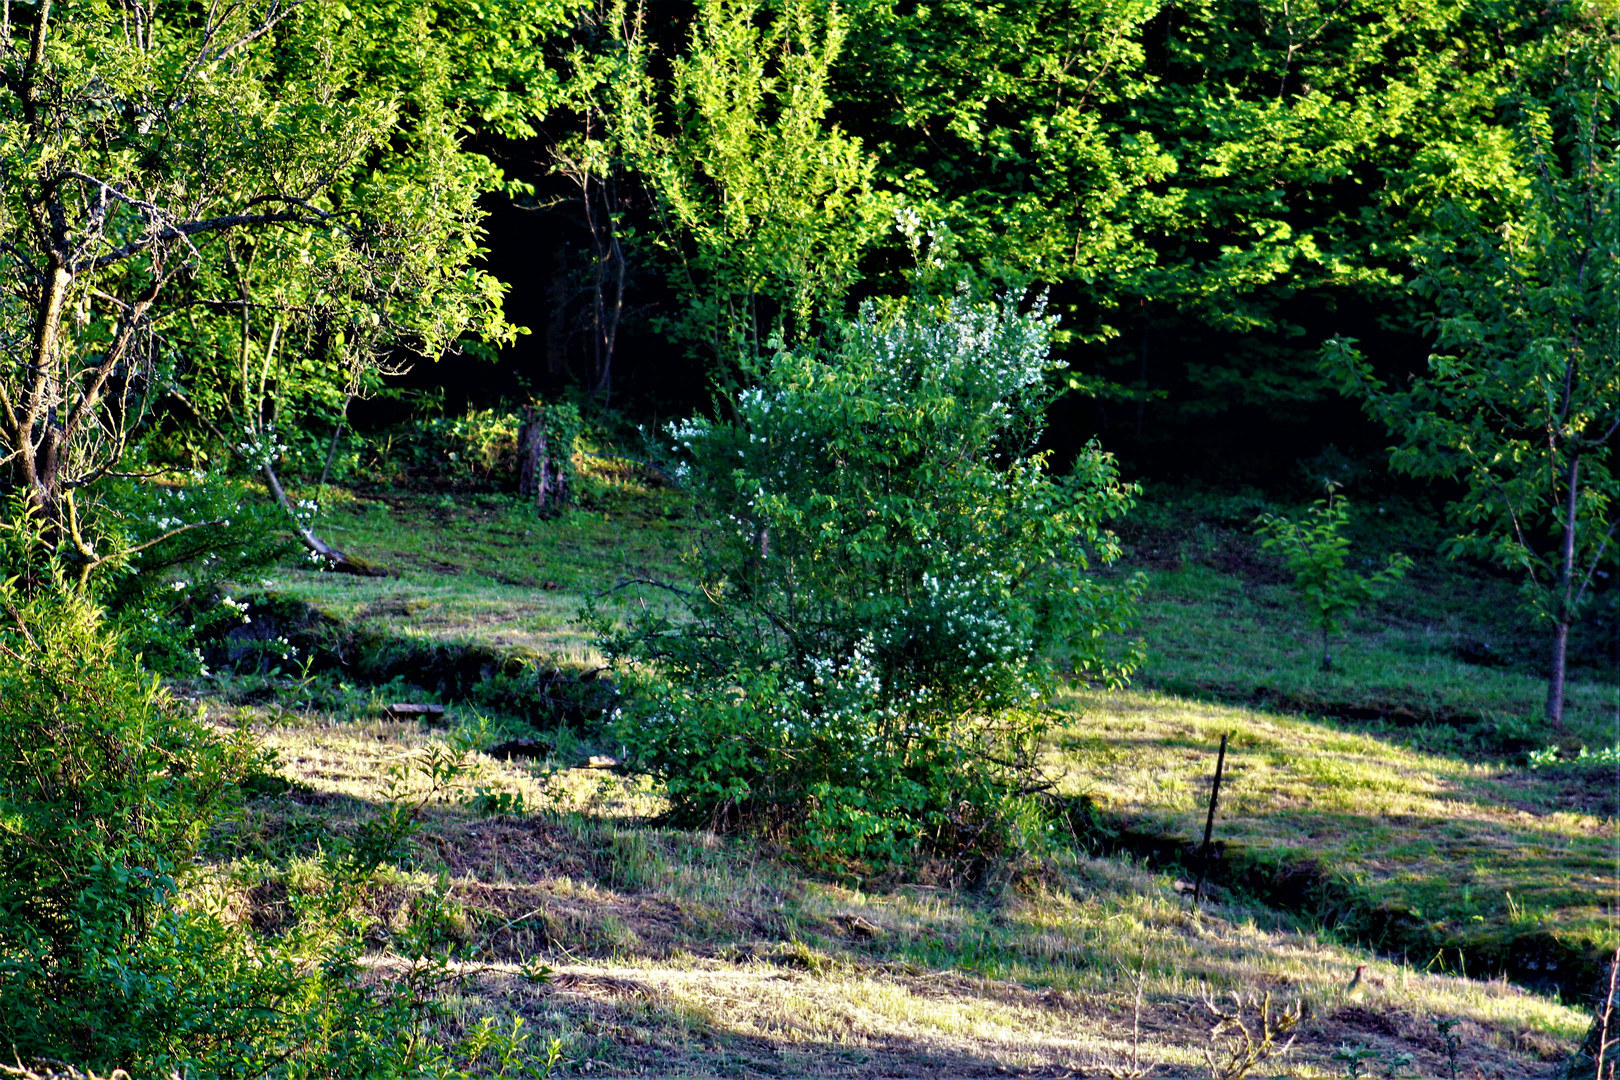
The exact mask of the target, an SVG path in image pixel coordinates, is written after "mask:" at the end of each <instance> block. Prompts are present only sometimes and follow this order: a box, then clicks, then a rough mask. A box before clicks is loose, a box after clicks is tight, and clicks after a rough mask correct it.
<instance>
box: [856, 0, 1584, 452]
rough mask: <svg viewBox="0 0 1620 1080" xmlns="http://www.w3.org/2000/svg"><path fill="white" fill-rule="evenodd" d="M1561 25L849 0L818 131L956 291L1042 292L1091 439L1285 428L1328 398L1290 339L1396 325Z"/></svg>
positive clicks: (1272, 0)
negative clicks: (1371, 324) (1327, 322)
mask: <svg viewBox="0 0 1620 1080" xmlns="http://www.w3.org/2000/svg"><path fill="white" fill-rule="evenodd" d="M1575 7H1576V5H1562V4H1561V5H1553V6H1551V7H1548V6H1546V5H1539V4H1535V5H1532V4H1527V3H1480V2H1477V0H1403V2H1401V3H1396V4H1391V3H1387V2H1384V0H1350V2H1347V3H1334V4H1327V3H1316V2H1313V0H1305V2H1300V0H1261V2H1259V3H1255V2H1251V0H1243V2H1236V0H1169V2H1158V0H1150V2H1139V0H1037V2H1029V3H1019V4H1004V3H994V2H990V0H943V2H939V3H930V4H908V3H899V2H896V0H852V2H851V3H848V4H847V5H846V9H847V10H848V12H849V18H850V24H851V31H850V39H849V44H848V46H847V48H846V50H845V52H844V54H843V58H842V60H841V61H840V64H839V66H838V68H837V70H836V71H835V83H834V90H833V96H834V99H835V101H836V102H837V105H838V111H837V112H835V113H834V115H835V116H836V117H837V118H839V119H840V120H842V121H843V122H844V123H845V125H846V126H847V127H848V128H849V130H851V131H852V132H854V133H855V134H858V135H860V136H861V137H862V138H863V139H864V140H865V143H866V145H868V146H871V147H872V148H873V149H874V150H875V151H876V152H877V153H878V159H879V160H878V170H877V174H876V175H877V177H878V178H879V179H880V180H881V181H883V182H885V183H887V184H888V185H891V186H893V187H895V188H896V189H897V190H899V191H900V192H902V193H903V194H904V196H905V198H906V199H907V201H908V203H909V205H911V206H912V207H914V208H915V210H916V211H917V213H918V214H919V215H921V217H922V218H923V219H924V220H925V221H929V222H934V221H937V222H940V223H942V224H943V225H944V226H945V227H946V228H948V229H949V231H950V235H951V237H952V239H953V244H952V246H951V248H952V250H951V257H953V258H955V259H956V260H958V261H959V262H960V263H961V264H962V265H963V266H964V267H965V268H966V269H968V270H971V271H972V272H975V273H978V274H981V275H983V276H985V277H987V278H989V279H991V280H1001V281H1007V282H1014V283H1019V284H1024V283H1040V284H1044V285H1049V286H1051V288H1052V295H1053V298H1054V304H1055V305H1058V306H1059V309H1060V310H1063V311H1064V312H1065V318H1066V323H1067V325H1068V326H1069V327H1070V328H1071V331H1070V332H1071V333H1072V334H1073V335H1074V340H1075V342H1076V347H1074V348H1072V350H1071V353H1070V356H1071V358H1072V359H1073V362H1074V366H1075V368H1076V372H1075V376H1074V378H1073V380H1072V381H1073V382H1074V384H1075V385H1076V386H1077V387H1080V388H1082V389H1084V390H1086V391H1087V392H1090V393H1093V394H1096V395H1099V396H1100V397H1102V398H1103V399H1104V403H1103V419H1104V423H1105V426H1107V427H1108V428H1111V429H1115V430H1118V429H1120V428H1125V427H1134V428H1135V429H1136V432H1137V434H1138V435H1139V436H1143V435H1145V436H1147V437H1148V438H1151V437H1152V428H1153V425H1149V424H1147V422H1146V421H1147V419H1148V418H1149V417H1155V418H1157V419H1158V420H1160V421H1173V422H1178V423H1195V422H1198V420H1199V419H1200V418H1202V417H1207V416H1211V415H1219V414H1222V413H1229V412H1231V411H1233V410H1247V411H1248V415H1254V416H1262V415H1263V416H1264V417H1265V418H1266V422H1267V423H1269V424H1273V425H1275V424H1278V423H1286V422H1288V421H1289V420H1290V419H1292V418H1296V417H1307V416H1309V415H1310V414H1309V413H1308V412H1307V411H1306V410H1305V409H1304V408H1303V406H1306V405H1310V404H1312V403H1316V402H1319V401H1322V400H1323V399H1324V398H1325V397H1327V396H1328V395H1329V394H1330V392H1331V387H1330V383H1329V380H1327V379H1326V378H1324V377H1323V375H1322V374H1321V372H1320V371H1319V370H1318V369H1317V367H1316V363H1315V359H1316V358H1315V344H1314V342H1313V341H1312V340H1311V339H1310V338H1308V337H1307V336H1306V333H1305V327H1306V326H1308V325H1311V323H1312V322H1314V320H1316V319H1318V318H1321V317H1323V315H1324V314H1325V313H1326V312H1330V311H1333V310H1335V309H1342V308H1343V307H1344V306H1346V305H1350V304H1355V305H1357V310H1369V309H1371V311H1372V312H1373V314H1369V316H1368V317H1369V318H1375V317H1376V318H1379V319H1381V320H1382V321H1384V322H1385V323H1387V325H1388V329H1390V330H1391V331H1399V330H1401V329H1402V328H1403V327H1408V328H1409V326H1410V322H1411V320H1410V319H1409V318H1408V319H1406V320H1405V321H1403V318H1402V316H1403V315H1407V316H1410V315H1412V314H1413V312H1412V311H1411V308H1410V305H1408V304H1406V301H1405V297H1404V293H1403V289H1402V284H1403V281H1404V277H1405V274H1404V265H1405V262H1406V261H1407V259H1408V257H1409V255H1410V252H1411V250H1412V245H1413V244H1414V242H1415V241H1416V239H1417V237H1418V236H1419V235H1420V234H1421V233H1422V231H1423V229H1424V227H1425V224H1426V222H1427V221H1428V215H1429V214H1430V213H1431V212H1432V211H1433V210H1434V209H1435V207H1436V206H1437V205H1439V203H1440V202H1441V201H1442V200H1443V199H1444V198H1446V197H1468V198H1476V197H1477V193H1478V192H1479V191H1480V190H1481V189H1483V190H1485V191H1487V192H1492V191H1501V190H1507V189H1508V188H1510V187H1511V168H1510V164H1511V160H1510V159H1511V153H1510V151H1511V139H1510V137H1509V135H1510V132H1509V131H1508V127H1507V125H1505V124H1503V123H1502V121H1501V118H1500V117H1499V116H1498V115H1497V113H1496V110H1495V102H1496V96H1497V87H1498V86H1499V85H1500V84H1501V81H1502V79H1503V77H1504V71H1505V69H1506V65H1507V64H1509V63H1510V58H1511V55H1512V49H1513V48H1514V47H1515V45H1516V44H1519V43H1523V42H1526V41H1533V40H1535V39H1537V38H1538V37H1539V36H1540V35H1542V34H1544V33H1546V32H1548V27H1549V26H1550V25H1553V24H1556V23H1557V22H1558V21H1559V20H1567V19H1568V18H1570V17H1572V16H1571V12H1572V11H1574V10H1575ZM1080 346H1083V347H1080ZM1121 398H1123V399H1126V400H1125V402H1124V403H1118V400H1117V399H1121ZM1160 399H1167V400H1166V402H1165V404H1164V405H1162V406H1160V405H1154V404H1152V402H1155V401H1158V400H1160ZM1159 427H1160V428H1161V429H1163V431H1164V432H1165V436H1164V437H1165V438H1170V437H1172V436H1171V435H1170V434H1169V433H1170V431H1172V430H1173V429H1172V428H1170V427H1169V426H1168V425H1166V424H1162V423H1161V424H1160V425H1159Z"/></svg>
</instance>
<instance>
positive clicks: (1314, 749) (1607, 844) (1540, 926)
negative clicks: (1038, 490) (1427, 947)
mask: <svg viewBox="0 0 1620 1080" xmlns="http://www.w3.org/2000/svg"><path fill="white" fill-rule="evenodd" d="M1060 704H1061V705H1063V706H1064V707H1065V708H1066V711H1067V713H1068V715H1069V716H1070V717H1072V719H1071V721H1070V722H1069V724H1068V725H1067V726H1066V727H1065V728H1064V729H1063V730H1062V731H1061V732H1060V734H1059V736H1058V740H1057V742H1056V745H1055V747H1054V752H1053V754H1052V758H1051V767H1052V768H1053V769H1054V770H1055V771H1059V772H1061V774H1062V775H1063V777H1064V784H1065V785H1066V787H1067V788H1068V789H1069V790H1070V791H1072V792H1075V793H1081V792H1086V793H1090V794H1091V795H1092V797H1093V798H1094V799H1095V800H1096V801H1097V802H1098V803H1099V804H1100V805H1102V806H1103V807H1104V808H1106V809H1108V810H1110V811H1113V812H1114V813H1116V814H1120V815H1123V816H1125V817H1127V818H1129V819H1132V820H1134V821H1135V822H1136V823H1137V824H1138V825H1139V826H1140V827H1144V828H1149V829H1155V830H1159V831H1163V832H1166V833H1177V834H1181V835H1185V836H1189V837H1191V836H1196V835H1198V834H1199V833H1200V832H1201V830H1202V827H1203V824H1204V818H1205V811H1206V807H1207V803H1208V799H1209V791H1210V778H1211V775H1212V774H1213V772H1214V764H1215V761H1214V757H1215V750H1216V747H1217V745H1218V743H1219V741H1220V736H1221V734H1222V733H1230V734H1231V736H1232V738H1231V740H1230V743H1229V745H1228V749H1227V756H1226V768H1225V775H1224V779H1223V784H1222V793H1221V801H1220V807H1219V810H1220V814H1219V829H1218V832H1217V836H1218V837H1219V838H1221V839H1222V840H1225V841H1228V842H1230V843H1233V844H1237V845H1240V846H1241V847H1242V848H1243V849H1244V850H1245V851H1247V852H1249V853H1253V854H1259V855H1262V856H1264V857H1265V858H1266V859H1268V860H1269V861H1271V862H1273V863H1275V864H1276V865H1278V866H1284V865H1287V864H1290V863H1303V862H1309V863H1313V864H1315V865H1317V866H1320V867H1322V868H1324V869H1325V870H1326V871H1327V872H1328V873H1330V874H1331V875H1333V876H1334V877H1336V878H1337V880H1339V881H1340V882H1342V883H1344V884H1345V885H1348V886H1351V887H1352V888H1353V889H1354V890H1355V891H1357V892H1360V893H1361V894H1362V895H1364V896H1365V897H1366V898H1367V903H1368V905H1369V906H1374V905H1383V906H1385V907H1386V908H1389V907H1398V908H1400V909H1405V910H1406V911H1408V912H1409V913H1410V915H1411V916H1412V918H1414V919H1415V920H1418V921H1419V922H1421V923H1423V924H1425V925H1426V926H1428V927H1429V929H1430V931H1431V932H1432V935H1433V936H1434V938H1435V939H1436V940H1440V941H1446V940H1449V941H1452V942H1454V943H1457V944H1461V943H1464V942H1479V941H1483V940H1486V939H1492V938H1494V939H1498V940H1501V941H1502V942H1504V944H1506V943H1510V942H1511V941H1512V940H1513V939H1514V938H1515V937H1517V936H1519V935H1523V934H1528V933H1531V932H1533V931H1544V932H1547V933H1551V934H1553V935H1555V936H1557V937H1559V938H1561V939H1564V940H1567V941H1570V942H1577V941H1588V942H1594V943H1607V945H1608V947H1610V948H1612V947H1613V944H1614V942H1615V940H1616V937H1617V934H1616V924H1615V916H1616V912H1615V903H1616V897H1620V865H1617V862H1620V830H1617V827H1616V826H1617V822H1616V816H1615V815H1616V814H1617V812H1620V806H1617V802H1620V795H1617V793H1616V791H1615V789H1614V785H1613V784H1612V782H1611V781H1610V780H1609V779H1608V778H1605V777H1602V776H1601V775H1599V774H1596V773H1594V774H1588V775H1586V776H1580V775H1570V774H1556V773H1553V774H1548V773H1538V772H1532V771H1528V770H1525V769H1523V768H1508V767H1504V766H1503V765H1501V764H1500V763H1495V764H1492V763H1481V762H1472V761H1468V760H1465V759H1461V758H1458V757H1455V756H1450V755H1441V754H1434V753H1425V752H1422V751H1418V750H1413V749H1410V748H1406V747H1401V746H1394V745H1391V744H1390V743H1389V742H1388V741H1386V740H1383V739H1379V738H1377V737H1374V736H1371V735H1367V734H1362V733H1357V732H1350V731H1345V730H1343V729H1342V727H1340V726H1338V725H1335V724H1331V723H1325V722H1321V721H1315V720H1310V719H1304V718H1300V717H1295V716H1287V715H1282V714H1278V713H1274V712H1267V711H1260V710H1255V709H1243V708H1235V707H1230V706H1221V705H1214V704H1209V703H1204V702H1194V701H1187V700H1185V699H1182V698H1177V697H1174V696H1171V695H1165V694H1156V693H1143V692H1136V691H1133V692H1124V693H1115V694H1101V693H1076V694H1073V695H1071V696H1069V697H1067V698H1065V699H1064V700H1063V701H1062V702H1060ZM1524 949H1526V950H1531V951H1529V952H1527V953H1526V954H1525V955H1522V956H1519V957H1516V958H1515V959H1514V965H1515V967H1514V970H1515V973H1516V974H1518V975H1520V977H1524V978H1529V979H1532V980H1534V979H1536V978H1537V977H1538V975H1541V974H1544V975H1546V976H1551V975H1552V972H1550V971H1546V970H1545V960H1544V958H1542V957H1540V956H1538V955H1536V954H1535V952H1534V950H1533V948H1532V946H1530V945H1528V944H1527V945H1525V946H1524ZM1423 959H1424V960H1425V961H1426V960H1428V959H1429V957H1424V958H1423ZM1441 959H1442V962H1443V964H1444V966H1445V967H1446V968H1448V969H1455V968H1456V967H1457V966H1458V961H1457V959H1456V958H1455V957H1452V958H1450V959H1446V958H1444V957H1442V958H1441Z"/></svg>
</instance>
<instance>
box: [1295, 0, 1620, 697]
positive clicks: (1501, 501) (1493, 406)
mask: <svg viewBox="0 0 1620 1080" xmlns="http://www.w3.org/2000/svg"><path fill="white" fill-rule="evenodd" d="M1616 41H1617V38H1616V26H1615V23H1614V21H1613V18H1612V16H1608V17H1604V16H1603V15H1602V14H1601V12H1599V13H1597V14H1595V15H1594V16H1593V21H1592V23H1591V24H1589V25H1587V26H1584V27H1582V28H1580V29H1579V31H1578V32H1572V33H1570V34H1568V35H1564V36H1561V37H1558V38H1555V39H1553V40H1552V41H1550V42H1549V43H1548V46H1547V49H1546V52H1545V54H1543V55H1541V56H1539V57H1537V56H1531V57H1529V58H1527V62H1526V64H1525V65H1524V69H1523V72H1522V74H1521V78H1520V81H1519V83H1518V85H1517V86H1516V88H1515V91H1514V94H1513V100H1512V106H1513V108H1514V110H1515V112H1516V114H1517V131H1518V136H1519V146H1518V160H1519V168H1520V172H1519V177H1520V183H1519V190H1518V192H1517V194H1516V197H1515V198H1514V199H1512V201H1511V203H1510V205H1509V207H1508V208H1507V211H1508V212H1507V213H1506V215H1505V216H1506V218H1507V221H1506V223H1505V224H1503V225H1501V226H1496V227H1493V226H1494V224H1495V223H1494V220H1493V218H1492V217H1487V216H1486V215H1485V214H1483V213H1480V212H1477V211H1475V210H1472V209H1470V208H1469V207H1468V206H1466V205H1461V204H1454V205H1453V206H1452V207H1451V209H1450V211H1449V213H1448V214H1447V215H1446V217H1445V218H1444V219H1443V220H1444V222H1445V223H1446V224H1447V226H1448V228H1447V229H1446V230H1445V231H1443V232H1437V233H1435V234H1434V235H1432V236H1431V237H1430V240H1429V243H1428V244H1427V246H1426V248H1425V249H1424V251H1423V256H1422V260H1421V262H1420V263H1419V266H1418V277H1417V282H1416V286H1417V288H1418V289H1419V290H1420V291H1421V292H1422V293H1423V294H1424V295H1425V296H1426V297H1427V298H1429V299H1430V301H1431V302H1432V303H1433V304H1434V305H1435V309H1436V311H1437V314H1438V319H1437V338H1438V342H1437V346H1438V347H1437V350H1436V352H1435V353H1434V355H1433V356H1431V357H1430V359H1429V364H1428V370H1427V371H1425V372H1423V373H1421V374H1419V375H1417V376H1416V377H1414V378H1413V379H1412V380H1411V381H1410V383H1409V384H1407V385H1406V386H1404V387H1392V386H1390V385H1388V384H1386V383H1385V382H1383V381H1382V380H1380V379H1379V378H1378V376H1377V374H1376V373H1375V372H1374V370H1373V367H1372V365H1371V364H1370V363H1369V362H1368V361H1367V360H1366V358H1365V357H1363V356H1362V355H1361V354H1360V352H1359V351H1358V350H1357V349H1356V348H1355V345H1354V343H1353V342H1352V341H1350V340H1347V339H1337V340H1335V341H1333V342H1330V343H1329V344H1328V346H1327V349H1326V352H1325V356H1326V360H1327V363H1328V367H1329V370H1330V371H1332V372H1333V373H1335V374H1336V375H1337V377H1338V378H1339V379H1340V380H1341V382H1342V385H1343V386H1344V387H1345V389H1346V390H1347V391H1348V392H1349V393H1351V394H1354V395H1356V396H1359V397H1361V398H1362V399H1363V400H1364V401H1365V403H1366V407H1367V409H1368V411H1369V412H1370V413H1371V414H1372V415H1374V416H1376V417H1377V418H1378V419H1380V420H1382V421H1383V422H1384V423H1385V424H1386V425H1387V426H1388V427H1389V429H1390V431H1391V432H1392V433H1393V434H1395V435H1396V436H1397V438H1398V439H1399V442H1398V443H1397V445H1396V447H1395V449H1394V451H1393V453H1392V455H1391V464H1392V465H1394V467H1395V468H1397V469H1400V470H1402V471H1405V472H1408V473H1411V474H1414V475H1419V476H1440V477H1449V478H1453V479H1455V480H1457V481H1458V482H1460V484H1461V485H1462V494H1461V495H1460V497H1458V498H1457V499H1456V500H1454V501H1453V502H1452V503H1451V504H1450V507H1449V510H1450V514H1451V516H1452V518H1453V520H1454V521H1456V522H1457V523H1458V525H1460V526H1461V527H1462V528H1463V530H1464V532H1463V533H1462V534H1461V535H1459V536H1458V537H1457V538H1456V540H1455V541H1454V543H1453V546H1452V550H1453V551H1454V552H1456V553H1473V554H1477V555H1482V556H1485V557H1489V558H1491V559H1494V560H1495V561H1497V562H1499V563H1500V564H1502V565H1504V566H1506V567H1509V568H1512V569H1515V570H1518V571H1520V572H1521V573H1522V574H1523V575H1524V579H1523V580H1524V597H1525V599H1526V601H1527V602H1528V604H1529V606H1530V608H1531V610H1532V611H1533V612H1534V613H1535V615H1536V617H1537V618H1538V619H1540V620H1541V621H1542V622H1544V623H1546V624H1547V625H1548V626H1549V627H1550V629H1551V632H1552V634H1551V636H1552V641H1551V649H1550V656H1549V665H1548V680H1547V706H1546V711H1547V717H1548V719H1549V720H1551V721H1552V722H1554V723H1559V722H1561V720H1562V717H1563V708H1564V682H1565V676H1566V658H1567V653H1568V643H1569V633H1570V629H1571V627H1572V626H1574V625H1575V623H1576V621H1577V619H1578V618H1579V615H1580V612H1581V610H1582V608H1583V606H1584V605H1585V604H1586V602H1587V601H1588V600H1589V599H1590V596H1591V586H1592V581H1593V577H1594V576H1595V574H1596V573H1597V571H1598V569H1599V568H1600V566H1601V564H1602V562H1603V560H1604V559H1605V558H1607V557H1609V556H1610V554H1611V552H1612V551H1613V541H1614V537H1615V532H1616V530H1617V529H1620V513H1617V501H1616V500H1617V498H1620V476H1617V474H1616V470H1615V468H1614V464H1613V454H1614V441H1615V438H1616V435H1617V433H1620V151H1617V150H1616V149H1615V147H1616V140H1617V136H1620V108H1617V99H1616V97H1615V94H1614V90H1613V87H1614V86H1615V81H1616V79H1617V78H1620V49H1617V47H1616ZM1538 84H1539V85H1538Z"/></svg>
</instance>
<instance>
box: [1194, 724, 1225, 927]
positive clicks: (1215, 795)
mask: <svg viewBox="0 0 1620 1080" xmlns="http://www.w3.org/2000/svg"><path fill="white" fill-rule="evenodd" d="M1228 734H1229V733H1228V732H1225V731H1223V732H1221V752H1220V756H1218V757H1217V758H1216V759H1215V786H1214V787H1212V788H1210V790H1209V817H1208V818H1206V819H1205V820H1204V849H1203V854H1202V855H1201V856H1200V857H1199V859H1198V885H1197V886H1196V887H1195V888H1194V889H1193V907H1197V906H1198V905H1199V904H1200V903H1202V902H1203V899H1204V872H1205V871H1206V870H1208V869H1209V837H1210V834H1211V833H1213V832H1214V831H1215V803H1216V802H1217V801H1218V800H1219V799H1220V797H1221V771H1222V770H1223V769H1225V768H1226V739H1227V736H1228Z"/></svg>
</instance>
